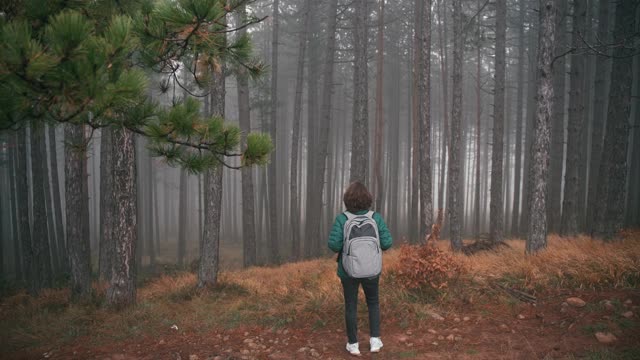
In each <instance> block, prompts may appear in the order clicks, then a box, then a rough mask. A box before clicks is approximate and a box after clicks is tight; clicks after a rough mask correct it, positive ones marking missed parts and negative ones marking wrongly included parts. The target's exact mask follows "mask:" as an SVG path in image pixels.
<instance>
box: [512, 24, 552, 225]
mask: <svg viewBox="0 0 640 360" xmlns="http://www.w3.org/2000/svg"><path fill="white" fill-rule="evenodd" d="M538 25H539V24H538V23H537V22H534V23H533V24H532V25H531V30H530V31H529V50H528V53H529V70H528V72H529V75H528V77H529V81H528V86H527V119H526V127H525V136H524V145H523V149H526V151H525V152H524V165H523V169H529V168H530V166H529V164H530V163H531V161H532V160H531V155H532V153H531V144H532V142H533V124H534V123H535V119H536V116H537V105H536V96H537V82H538V77H539V73H538V69H537V67H538V65H537V56H538V55H537V51H538V49H537V43H538V40H539V39H538V37H539V35H540V34H539V33H538V31H539V29H538ZM552 113H553V111H552ZM531 184H532V183H531V178H530V177H529V176H525V177H524V179H523V182H522V198H523V199H525V201H527V204H526V205H525V206H523V207H522V214H521V215H520V234H521V235H526V234H527V233H528V231H529V210H530V208H529V206H528V201H529V200H528V199H529V192H530V191H529V189H530V185H531Z"/></svg>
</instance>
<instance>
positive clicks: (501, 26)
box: [489, 0, 507, 242]
mask: <svg viewBox="0 0 640 360" xmlns="http://www.w3.org/2000/svg"><path fill="white" fill-rule="evenodd" d="M506 32H507V2H506V0H497V4H496V60H495V97H494V108H493V139H492V146H491V149H492V150H491V204H490V210H489V211H490V213H489V223H490V226H489V227H490V229H489V232H490V234H489V236H490V238H491V241H493V242H501V241H503V240H504V233H503V230H504V224H503V222H504V214H503V207H504V203H503V198H502V195H503V194H502V170H503V169H502V164H503V150H504V149H503V140H504V97H505V77H506V76H505V56H506V49H505V38H506Z"/></svg>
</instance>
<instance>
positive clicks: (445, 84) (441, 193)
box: [438, 0, 449, 211]
mask: <svg viewBox="0 0 640 360" xmlns="http://www.w3.org/2000/svg"><path fill="white" fill-rule="evenodd" d="M442 1H443V0H439V1H438V17H439V18H440V26H439V27H438V29H439V33H440V34H439V37H438V39H439V43H440V73H441V75H440V77H441V78H442V102H443V104H442V114H443V118H442V123H443V133H442V135H441V136H442V154H441V157H442V159H441V160H440V162H441V165H440V188H439V189H438V209H439V210H438V211H443V209H444V203H445V202H444V197H445V187H446V183H445V173H446V171H445V169H446V168H447V167H446V165H447V155H448V154H447V144H448V141H449V133H448V132H449V131H448V130H449V107H448V103H449V72H448V70H447V68H448V64H447V51H446V48H445V45H444V44H446V43H447V27H446V26H445V23H444V19H445V18H446V16H447V7H446V6H443V12H442V13H440V3H441V2H442ZM443 29H444V34H443Z"/></svg>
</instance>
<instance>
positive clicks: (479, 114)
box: [474, 0, 482, 241]
mask: <svg viewBox="0 0 640 360" xmlns="http://www.w3.org/2000/svg"><path fill="white" fill-rule="evenodd" d="M480 6H481V5H480V0H478V9H480ZM477 25H478V26H477V34H476V35H477V37H478V38H477V41H478V44H477V45H478V46H477V48H476V184H475V185H476V191H475V212H474V235H475V238H476V241H478V240H480V163H481V161H480V120H481V118H482V101H481V100H482V93H481V91H482V88H481V84H480V81H481V79H480V77H481V75H482V54H481V53H480V47H481V45H480V44H481V43H480V40H481V37H480V35H481V33H480V21H479V20H478V24H477Z"/></svg>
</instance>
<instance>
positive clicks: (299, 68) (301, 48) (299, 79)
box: [238, 0, 311, 261]
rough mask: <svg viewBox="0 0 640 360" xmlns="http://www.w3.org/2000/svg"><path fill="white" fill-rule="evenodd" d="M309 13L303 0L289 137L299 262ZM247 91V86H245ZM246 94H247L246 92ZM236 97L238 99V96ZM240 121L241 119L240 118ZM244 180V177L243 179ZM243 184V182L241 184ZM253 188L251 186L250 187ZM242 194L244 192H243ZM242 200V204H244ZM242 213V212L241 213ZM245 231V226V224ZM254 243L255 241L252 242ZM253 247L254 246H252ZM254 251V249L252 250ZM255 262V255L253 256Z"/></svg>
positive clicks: (293, 233)
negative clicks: (300, 159)
mask: <svg viewBox="0 0 640 360" xmlns="http://www.w3.org/2000/svg"><path fill="white" fill-rule="evenodd" d="M310 11H311V0H305V3H304V8H303V10H302V12H303V14H302V19H303V20H302V29H303V30H302V31H303V32H302V34H300V42H299V43H298V60H297V65H296V88H295V92H296V94H295V100H294V103H293V133H292V135H291V173H290V176H291V186H290V192H291V199H290V200H291V201H290V203H289V208H290V211H291V245H292V246H291V258H292V259H293V260H294V261H295V260H299V259H300V257H301V256H302V253H301V247H300V245H301V234H300V222H301V218H300V200H299V199H298V154H299V153H300V152H301V151H300V145H299V140H300V117H301V114H302V87H303V81H304V57H305V55H306V54H305V53H306V50H307V36H308V34H309V24H310V22H309V12H310ZM247 90H248V85H247ZM247 94H248V92H247ZM238 97H240V96H239V95H238ZM248 100H249V98H248V96H247V112H248ZM241 119H242V117H241ZM243 180H244V177H243ZM243 183H244V182H243ZM252 186H253V185H252ZM243 194H244V192H243ZM244 202H245V201H244V198H243V204H244ZM243 213H244V211H243ZM244 228H245V229H246V228H247V224H245V227H244ZM254 241H255V240H254ZM254 246H255V245H254ZM254 251H255V249H254ZM254 261H255V255H254Z"/></svg>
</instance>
